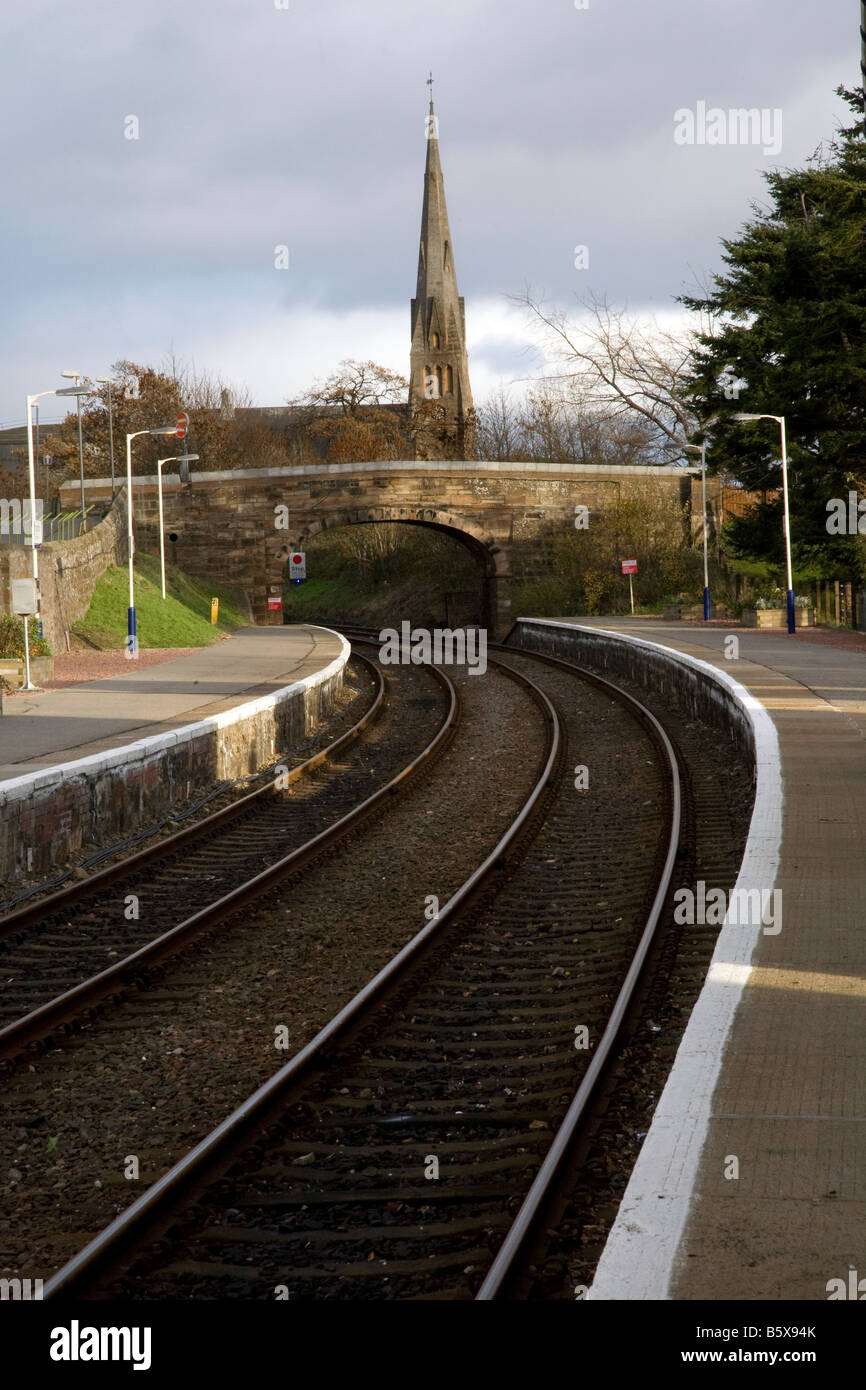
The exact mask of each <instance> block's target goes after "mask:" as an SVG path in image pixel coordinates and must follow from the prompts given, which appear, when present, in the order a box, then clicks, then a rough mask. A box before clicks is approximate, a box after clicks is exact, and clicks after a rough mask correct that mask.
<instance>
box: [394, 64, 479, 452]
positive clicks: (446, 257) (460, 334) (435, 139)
mask: <svg viewBox="0 0 866 1390" xmlns="http://www.w3.org/2000/svg"><path fill="white" fill-rule="evenodd" d="M411 324H412V347H411V354H410V369H409V426H410V431H411V434H412V439H413V442H414V447H415V457H416V458H418V459H467V458H468V459H472V458H474V457H475V453H476V448H475V423H474V409H473V405H472V389H471V387H470V385H469V363H468V360H467V357H466V310H465V307H464V303H463V296H462V295H461V294H459V293H458V290H457V272H456V270H455V268H454V243H453V241H452V239H451V229H450V227H449V226H448V208H447V206H446V203H445V183H444V180H443V177H442V164H441V161H440V158H439V126H438V119H437V117H436V114H435V112H434V110H433V97H432V91H431V97H430V110H429V113H428V117H427V167H426V168H425V170H424V202H423V206H422V210H421V240H420V245H419V248H418V283H417V287H416V290H415V298H414V299H413V300H412V315H411Z"/></svg>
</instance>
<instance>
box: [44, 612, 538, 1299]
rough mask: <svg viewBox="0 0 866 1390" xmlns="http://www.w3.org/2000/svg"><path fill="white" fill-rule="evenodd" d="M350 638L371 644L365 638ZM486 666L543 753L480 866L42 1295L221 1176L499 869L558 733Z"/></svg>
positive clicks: (531, 686) (81, 1278)
mask: <svg viewBox="0 0 866 1390" xmlns="http://www.w3.org/2000/svg"><path fill="white" fill-rule="evenodd" d="M356 640H359V641H364V640H366V641H375V639H365V638H357V639H356ZM493 664H495V665H496V666H497V668H498V669H500V670H501V671H502V672H503V673H505V674H507V675H508V677H509V678H510V679H513V680H515V681H516V682H517V683H518V684H520V685H522V686H523V687H524V688H525V689H528V690H529V691H530V693H531V694H532V697H533V699H534V700H535V701H536V703H537V704H538V705H539V707H540V708H541V710H542V713H543V716H544V721H545V726H546V729H547V735H548V739H547V756H546V758H545V761H544V766H543V768H542V771H541V773H540V774H539V776H538V777H537V778H536V781H535V784H534V786H533V788H532V790H531V792H530V793H529V795H528V797H527V798H526V800H525V801H524V804H523V806H522V807H521V810H520V811H519V813H518V814H517V816H516V817H515V818H514V820H513V821H512V822H511V825H510V826H509V827H508V829H507V830H506V831H505V833H504V834H503V835H502V837H501V838H500V840H499V841H498V842H497V844H496V846H495V847H494V848H493V849H492V850H491V851H490V853H489V854H488V855H487V857H486V858H485V859H484V861H483V862H482V863H481V864H480V865H479V866H478V868H477V869H475V871H474V872H473V873H472V874H471V875H470V876H469V878H468V879H466V881H465V882H464V883H463V884H461V886H460V887H459V888H458V889H457V890H456V892H455V893H453V894H452V896H451V897H450V898H449V899H448V901H447V902H446V903H445V904H444V906H443V907H441V908H440V909H439V911H438V913H437V914H436V916H435V917H434V918H432V920H431V921H430V922H428V923H427V925H426V926H425V927H423V928H422V929H421V930H420V931H419V932H418V933H417V934H416V935H415V936H414V937H413V938H412V939H411V941H409V942H407V944H406V945H405V946H404V947H403V948H402V949H401V950H400V951H398V953H397V954H396V955H395V956H394V957H393V958H392V959H391V960H390V961H389V962H388V963H387V965H385V966H383V968H382V969H381V970H380V971H379V972H378V973H377V974H376V975H375V976H374V977H373V978H372V979H371V980H370V981H368V983H367V984H366V985H364V986H363V988H362V989H361V990H359V991H358V993H357V994H356V995H355V996H354V997H353V998H352V999H351V1000H350V1001H349V1002H348V1003H347V1004H346V1005H344V1007H343V1008H342V1009H340V1011H339V1012H338V1013H337V1014H336V1015H335V1016H334V1017H333V1018H332V1019H331V1020H330V1021H329V1022H328V1023H327V1024H326V1025H325V1026H324V1028H322V1029H321V1030H320V1031H319V1032H318V1033H317V1034H316V1036H315V1037H314V1038H312V1039H311V1041H310V1042H309V1043H307V1045H306V1046H305V1047H304V1048H302V1049H301V1051H300V1052H298V1053H297V1054H296V1055H295V1056H294V1057H292V1058H291V1059H290V1060H289V1061H288V1062H287V1063H286V1064H285V1065H284V1066H283V1067H281V1068H280V1070H279V1071H278V1072H275V1073H274V1075H273V1076H272V1077H270V1078H269V1079H268V1080H267V1081H266V1082H264V1083H263V1085H262V1086H260V1087H259V1088H258V1090H257V1091H255V1092H254V1093H253V1095H251V1096H250V1097H248V1099H247V1100H246V1101H244V1102H243V1103H242V1104H241V1105H240V1106H239V1107H238V1108H237V1109H236V1110H235V1111H233V1112H232V1114H231V1115H229V1116H228V1117H227V1118H226V1119H225V1120H223V1121H222V1123H221V1124H219V1125H218V1126H217V1127H216V1128H215V1129H214V1130H212V1131H211V1133H210V1134H208V1135H207V1136H206V1137H205V1138H204V1139H203V1140H201V1142H200V1143H199V1144H197V1145H196V1146H195V1148H193V1149H191V1150H190V1152H189V1153H188V1154H186V1155H185V1156H184V1157H183V1158H182V1159H180V1160H179V1161H178V1162H177V1163H176V1164H175V1165H174V1166H173V1167H172V1168H170V1169H169V1170H168V1172H167V1173H164V1174H163V1176H162V1177H161V1178H159V1179H158V1180H157V1181H156V1182H155V1183H154V1184H153V1185H152V1186H151V1187H149V1188H148V1190H147V1191H146V1192H144V1193H142V1195H141V1196H140V1197H139V1198H137V1199H136V1201H135V1202H133V1203H132V1204H131V1205H130V1206H129V1207H128V1208H127V1209H126V1211H124V1212H122V1213H121V1214H120V1216H118V1217H116V1218H115V1220H114V1221H112V1222H111V1224H110V1225H109V1226H106V1227H105V1229H104V1230H103V1231H101V1232H100V1234H99V1235H97V1236H96V1237H94V1239H93V1240H92V1241H90V1242H89V1243H88V1244H87V1245H86V1246H85V1247H84V1248H83V1249H82V1250H80V1251H79V1252H78V1254H76V1255H74V1256H73V1257H72V1259H71V1260H69V1261H68V1262H67V1263H66V1264H65V1265H64V1266H63V1267H62V1268H61V1269H59V1270H58V1271H57V1273H56V1274H55V1275H53V1276H52V1277H51V1278H50V1279H49V1280H47V1281H46V1283H45V1287H44V1291H43V1298H46V1299H48V1298H56V1297H57V1296H58V1295H61V1294H62V1295H74V1296H80V1294H81V1292H82V1290H83V1289H85V1288H86V1287H87V1285H88V1282H90V1283H92V1282H93V1280H94V1278H95V1277H96V1275H97V1274H98V1273H99V1272H100V1271H101V1270H103V1269H104V1268H105V1266H106V1265H107V1264H109V1263H112V1264H115V1263H117V1261H118V1260H119V1259H120V1258H121V1257H124V1256H125V1255H126V1254H127V1253H129V1252H131V1248H132V1247H134V1246H137V1245H138V1244H140V1243H141V1241H142V1238H143V1236H145V1235H147V1234H148V1233H149V1232H150V1231H151V1228H152V1227H154V1225H155V1224H156V1223H157V1222H159V1221H160V1220H161V1219H163V1218H165V1215H166V1212H167V1211H168V1212H169V1213H171V1212H174V1211H175V1210H176V1208H177V1206H178V1205H179V1204H180V1202H181V1201H182V1199H183V1197H184V1195H185V1194H186V1193H188V1192H190V1191H191V1190H192V1191H193V1192H194V1191H196V1190H200V1189H201V1188H202V1187H203V1186H205V1185H206V1184H207V1182H208V1181H210V1180H212V1178H213V1177H214V1176H215V1174H214V1171H213V1170H214V1169H215V1168H216V1167H217V1165H220V1171H224V1170H225V1168H226V1167H227V1166H228V1165H229V1164H230V1163H231V1162H232V1161H233V1159H234V1157H235V1155H236V1153H237V1151H238V1150H239V1149H242V1148H243V1146H244V1145H245V1144H247V1143H249V1141H250V1138H251V1134H250V1131H251V1130H252V1129H254V1128H261V1127H262V1125H263V1124H264V1123H265V1122H266V1117H268V1116H270V1115H272V1114H273V1113H274V1112H276V1113H279V1112H280V1111H282V1110H284V1109H285V1107H286V1105H287V1104H288V1097H287V1093H288V1092H289V1091H294V1090H297V1088H298V1087H299V1086H300V1085H302V1084H304V1083H305V1081H306V1080H307V1079H308V1078H309V1077H310V1075H311V1074H313V1073H314V1072H315V1071H316V1069H317V1068H318V1067H320V1066H321V1063H322V1058H323V1054H324V1053H325V1051H326V1049H327V1048H329V1047H331V1046H333V1044H334V1043H335V1042H336V1041H337V1040H338V1039H339V1038H341V1037H343V1036H345V1034H346V1033H347V1032H348V1031H349V1030H350V1029H353V1028H355V1027H357V1026H358V1024H359V1022H360V1021H361V1020H362V1019H363V1017H364V1016H365V1015H366V1014H367V1013H369V1012H370V1011H371V1010H372V1009H374V1008H375V1007H376V1006H377V1005H378V1004H379V1003H380V1001H381V999H382V997H383V996H384V995H385V994H386V993H389V992H390V991H391V990H392V989H393V988H394V987H395V985H396V984H397V983H398V982H400V981H402V980H403V979H404V978H405V977H406V975H407V974H408V973H409V971H410V970H411V969H412V968H414V966H415V965H416V964H417V963H418V960H419V959H420V957H421V955H422V954H423V952H424V951H425V949H426V948H427V947H429V946H430V945H431V943H432V942H433V940H434V939H435V938H436V937H437V936H438V935H440V934H441V932H442V930H443V928H444V927H445V926H447V925H449V924H450V923H451V922H452V920H453V919H454V917H455V916H456V914H457V913H458V911H459V910H460V909H461V908H463V907H465V905H466V904H467V903H468V902H469V901H470V900H471V899H473V898H474V897H475V896H476V895H477V893H478V892H479V890H480V889H481V887H482V886H483V884H484V883H485V881H486V880H487V879H488V877H489V876H490V874H491V872H492V871H493V869H494V868H497V867H498V866H499V865H500V864H501V861H502V858H503V856H504V855H505V854H506V852H507V851H508V850H509V849H510V848H511V846H512V845H513V844H514V842H515V840H516V839H517V837H518V836H519V835H520V832H521V831H522V830H523V828H524V826H525V825H526V823H527V821H528V820H529V819H530V817H531V816H532V815H533V813H534V812H535V810H536V808H537V806H538V804H539V802H540V800H541V798H542V796H543V795H544V793H545V791H546V789H547V787H548V785H549V783H550V781H551V779H552V777H553V776H554V772H555V769H556V768H557V765H558V762H559V759H560V756H561V752H562V731H561V726H560V721H559V717H558V715H557V713H556V709H555V708H554V706H553V704H552V702H551V701H550V699H549V698H548V696H547V695H546V694H545V693H544V691H543V690H541V689H540V688H539V687H538V686H537V685H536V684H535V683H534V681H532V680H530V679H529V677H528V676H525V675H524V674H523V673H522V672H519V671H514V670H513V669H511V668H510V667H508V666H505V665H501V664H500V663H499V662H494V663H493ZM431 669H435V668H431ZM169 1219H171V1217H169Z"/></svg>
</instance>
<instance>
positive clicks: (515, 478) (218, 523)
mask: <svg viewBox="0 0 866 1390" xmlns="http://www.w3.org/2000/svg"><path fill="white" fill-rule="evenodd" d="M638 480H639V481H642V482H651V483H653V484H654V485H656V486H657V487H658V488H659V489H661V490H663V491H665V492H668V493H669V494H670V495H671V498H672V499H674V498H675V499H677V500H679V502H680V503H681V504H685V505H686V506H690V507H691V515H692V539H693V540H694V539H695V537H699V535H700V475H699V473H698V474H696V473H695V472H694V471H692V470H690V469H683V468H672V467H657V468H617V467H601V468H596V467H592V466H591V465H588V464H576V463H490V462H483V461H482V462H479V461H474V462H466V463H461V462H454V461H452V460H448V461H421V462H415V461H408V462H404V461H389V462H377V463H354V464H353V463H339V464H319V465H314V466H306V467H302V466H298V467H285V468H269V469H234V470H231V471H224V472H213V473H206V472H202V473H193V474H192V475H191V477H190V481H189V483H186V484H181V482H180V480H179V478H178V477H177V475H176V474H174V475H173V474H169V475H168V476H167V477H166V478H165V479H164V485H163V487H164V506H165V531H166V537H167V540H166V555H167V558H168V559H169V560H170V561H171V562H173V563H175V564H178V565H180V566H182V567H183V568H184V569H186V570H188V571H189V572H190V573H192V574H196V575H200V576H201V577H202V578H207V579H212V580H214V581H215V582H219V583H221V584H228V585H234V586H235V587H237V588H238V589H240V590H242V591H244V593H245V594H246V596H247V600H248V603H249V607H250V612H251V615H252V617H253V618H254V620H255V621H256V622H257V623H268V622H272V623H279V622H280V621H281V616H280V614H278V613H268V608H267V599H268V595H269V593H273V594H278V593H281V592H282V588H283V578H284V571H285V568H286V563H287V560H288V556H289V554H290V553H291V551H292V550H295V549H301V550H303V549H304V543H305V542H306V541H307V540H308V539H309V538H310V537H312V536H315V535H317V534H318V533H319V532H321V531H324V530H332V529H334V528H336V527H340V526H354V525H363V524H365V523H367V522H373V521H395V522H404V523H406V524H408V525H413V526H430V527H433V528H435V529H436V530H438V531H442V532H445V533H446V534H447V535H450V536H452V537H453V539H454V540H456V541H459V542H460V544H462V545H464V546H465V547H466V548H467V549H468V550H469V552H470V554H471V555H472V556H473V558H474V560H475V562H476V565H477V567H478V575H479V582H480V588H481V593H482V615H483V616H482V621H483V622H484V624H485V625H486V626H488V627H489V628H490V629H491V630H492V631H493V632H495V633H497V634H501V633H503V632H504V631H506V630H507V628H508V627H509V626H510V625H511V621H512V616H511V594H510V580H511V552H512V547H513V545H514V544H515V542H517V541H525V540H531V539H532V538H533V537H540V536H541V535H543V534H544V533H547V532H551V531H554V530H561V529H563V528H571V527H573V526H574V518H575V508H576V507H577V506H585V507H587V508H588V509H589V514H590V519H591V518H592V515H593V514H598V513H599V512H602V511H604V509H605V503H606V500H607V501H608V502H609V500H610V499H612V497H613V496H614V495H615V492H616V490H617V489H618V488H621V487H623V486H624V485H626V484H628V483H630V482H634V481H638ZM85 486H86V489H87V500H88V501H93V502H98V501H101V500H104V499H106V498H107V497H108V496H110V488H109V485H108V481H107V480H106V479H90V480H87V482H86V484H85ZM77 488H78V483H75V484H74V485H73V484H69V485H66V486H65V487H64V489H63V493H64V495H65V493H66V492H67V490H69V489H71V491H70V497H72V496H73V494H75V495H76V496H77V492H76V490H77ZM707 492H708V507H709V509H710V512H711V516H712V517H713V519H714V525H715V527H717V525H718V503H719V494H720V489H719V484H718V482H717V480H716V479H709V480H708V486H707ZM64 500H65V498H64ZM281 509H287V511H288V525H287V526H286V525H285V524H284V523H285V520H286V512H285V510H281ZM134 520H135V535H136V540H137V544H138V546H139V547H140V548H142V549H147V550H150V551H158V548H159V541H158V529H157V527H158V519H157V486H156V478H155V477H152V476H151V477H142V478H136V479H135V480H134ZM684 539H687V537H684ZM515 616H516V615H515Z"/></svg>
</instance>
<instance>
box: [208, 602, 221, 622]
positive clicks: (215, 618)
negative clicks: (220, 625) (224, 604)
mask: <svg viewBox="0 0 866 1390" xmlns="http://www.w3.org/2000/svg"><path fill="white" fill-rule="evenodd" d="M219 616H220V601H219V599H218V598H212V599H211V601H210V620H211V622H212V623H217V622H219Z"/></svg>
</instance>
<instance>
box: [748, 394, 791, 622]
mask: <svg viewBox="0 0 866 1390" xmlns="http://www.w3.org/2000/svg"><path fill="white" fill-rule="evenodd" d="M733 419H734V420H736V421H738V422H739V423H740V424H746V423H747V422H748V421H751V420H775V421H776V424H777V425H779V427H780V428H781V431H782V496H783V498H784V502H785V558H786V560H787V563H788V593H787V606H788V631H789V632H790V633H793V631H794V627H795V624H794V574H793V570H792V568H791V514H790V512H789V510H788V453H787V449H786V446H785V417H784V415H734V416H733Z"/></svg>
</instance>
